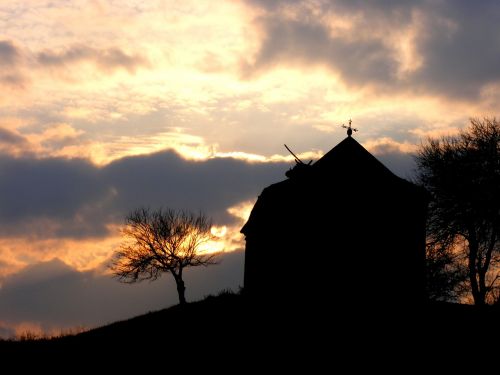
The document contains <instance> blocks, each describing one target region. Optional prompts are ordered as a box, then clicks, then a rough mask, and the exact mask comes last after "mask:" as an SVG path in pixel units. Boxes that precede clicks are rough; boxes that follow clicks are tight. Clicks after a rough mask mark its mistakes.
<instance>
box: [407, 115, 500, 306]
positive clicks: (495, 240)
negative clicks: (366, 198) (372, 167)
mask: <svg viewBox="0 0 500 375" xmlns="http://www.w3.org/2000/svg"><path fill="white" fill-rule="evenodd" d="M416 160H417V166H418V171H417V180H418V182H420V183H421V184H422V185H423V186H424V187H425V188H426V189H427V190H428V191H429V192H430V193H431V196H432V200H431V202H430V206H429V222H428V235H429V239H428V240H429V243H430V244H431V245H433V246H441V247H444V248H447V249H449V250H450V251H453V252H455V253H458V254H462V255H463V256H464V258H465V262H466V266H467V274H468V283H469V287H470V292H471V294H472V297H473V299H474V303H475V304H477V305H484V304H486V303H488V302H492V298H494V295H495V294H496V293H495V288H496V287H497V281H498V278H499V277H500V274H499V273H498V269H497V267H496V266H497V264H498V262H499V261H500V257H499V253H500V251H499V250H500V241H499V236H500V123H499V122H498V121H497V120H496V119H494V118H493V119H487V118H486V119H484V120H482V121H481V120H477V119H472V120H471V125H470V127H469V128H468V129H466V130H465V131H462V132H461V133H460V134H458V135H457V136H453V137H444V138H441V139H429V140H428V141H427V142H426V143H424V144H423V145H422V146H421V148H420V150H419V153H418V155H417V158H416Z"/></svg>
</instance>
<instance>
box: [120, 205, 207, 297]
mask: <svg viewBox="0 0 500 375" xmlns="http://www.w3.org/2000/svg"><path fill="white" fill-rule="evenodd" d="M211 228H212V222H211V220H209V219H208V218H207V217H206V216H205V215H203V214H201V213H200V214H198V215H195V214H193V213H191V212H186V211H177V210H172V209H165V210H163V209H158V210H150V209H147V208H140V209H137V210H135V211H133V212H131V213H130V214H129V215H128V216H127V218H126V226H125V228H124V229H123V234H124V236H125V240H124V242H123V244H122V245H121V247H120V249H119V250H118V251H117V252H116V253H115V256H114V259H113V262H112V264H111V269H112V271H113V273H114V274H115V275H116V276H117V277H118V279H119V280H120V281H122V282H127V283H134V282H137V281H143V280H156V279H157V278H158V277H160V276H161V274H162V273H163V272H170V273H171V274H172V276H173V277H174V280H175V283H176V286H177V292H178V294H179V303H180V304H185V303H186V297H185V290H186V287H185V285H184V280H183V278H182V277H183V276H182V273H183V270H184V268H186V267H197V266H208V265H211V264H216V263H217V262H216V260H215V258H216V256H217V254H216V253H210V254H206V253H205V254H203V253H200V246H201V245H202V244H205V243H207V242H209V241H212V240H214V239H215V236H213V235H212V233H211Z"/></svg>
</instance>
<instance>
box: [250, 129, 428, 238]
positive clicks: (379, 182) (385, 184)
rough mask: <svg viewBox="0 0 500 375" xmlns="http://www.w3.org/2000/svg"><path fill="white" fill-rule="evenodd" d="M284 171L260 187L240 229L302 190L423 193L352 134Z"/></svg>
mask: <svg viewBox="0 0 500 375" xmlns="http://www.w3.org/2000/svg"><path fill="white" fill-rule="evenodd" d="M288 175H289V176H290V178H289V179H287V180H284V181H281V182H278V183H275V184H272V185H270V186H268V187H266V188H265V189H264V190H263V192H262V193H261V195H260V196H259V199H258V201H257V203H256V205H255V206H254V209H253V210H252V213H251V215H250V218H249V220H248V222H247V223H246V224H245V225H244V227H243V228H242V230H241V232H242V233H247V232H248V231H249V230H250V227H251V226H252V225H253V224H252V223H255V221H256V220H257V221H259V217H261V216H262V215H264V216H267V215H269V210H275V209H276V207H279V205H280V204H282V202H281V201H283V200H285V201H290V202H291V201H295V202H296V200H295V197H300V196H301V195H302V192H306V191H307V192H309V193H308V194H311V193H312V192H316V193H317V194H320V195H321V194H331V193H333V191H337V190H338V191H344V189H348V190H350V189H353V188H354V189H357V190H358V192H359V191H360V190H367V191H373V193H372V194H377V193H375V191H377V192H381V191H384V190H388V191H394V192H396V191H397V192H399V193H400V194H403V195H405V196H406V195H407V194H410V195H413V194H415V195H419V196H422V197H426V196H427V195H426V194H427V193H426V191H425V190H424V189H422V188H421V187H418V186H416V185H414V184H412V183H411V182H409V181H407V180H405V179H403V178H400V177H398V176H396V175H395V174H394V173H392V172H391V171H390V170H389V169H388V168H387V167H386V166H384V165H383V164H382V163H381V162H380V161H379V160H377V159H376V158H375V157H374V156H373V155H372V154H370V153H369V152H368V151H367V150H366V149H365V148H364V147H363V146H362V145H361V144H359V143H358V142H357V141H356V140H355V139H354V138H352V137H347V138H345V139H344V140H343V141H342V142H340V143H339V144H338V145H336V146H335V147H334V148H332V149H331V150H330V151H329V152H327V153H326V154H325V155H324V156H323V157H322V158H321V159H319V160H318V161H316V162H315V163H314V164H312V165H311V166H304V165H298V167H296V173H293V174H288ZM399 193H398V194H399ZM313 194H315V193H313ZM291 197H293V199H294V200H292V199H291ZM425 199H426V198H425ZM296 203H297V202H296Z"/></svg>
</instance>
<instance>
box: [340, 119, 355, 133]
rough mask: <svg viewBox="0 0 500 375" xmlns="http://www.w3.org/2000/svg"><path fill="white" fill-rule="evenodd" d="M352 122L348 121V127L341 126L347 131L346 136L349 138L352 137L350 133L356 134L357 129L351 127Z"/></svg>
mask: <svg viewBox="0 0 500 375" xmlns="http://www.w3.org/2000/svg"><path fill="white" fill-rule="evenodd" d="M351 125H352V120H351V119H349V126H345V125H342V127H343V128H345V129H347V136H348V137H350V136H351V135H352V132H353V131H355V132H357V131H358V129H355V128H353V127H352V126H351Z"/></svg>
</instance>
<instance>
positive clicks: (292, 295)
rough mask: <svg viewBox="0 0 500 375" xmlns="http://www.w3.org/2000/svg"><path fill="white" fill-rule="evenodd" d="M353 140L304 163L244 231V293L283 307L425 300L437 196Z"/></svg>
mask: <svg viewBox="0 0 500 375" xmlns="http://www.w3.org/2000/svg"><path fill="white" fill-rule="evenodd" d="M352 130H355V129H352V128H351V126H350V125H349V128H348V137H347V138H345V139H344V140H343V141H342V142H340V143H339V144H338V145H337V146H335V147H334V148H333V149H332V150H330V151H329V152H328V153H326V154H325V155H324V156H323V157H322V158H321V159H319V160H318V161H316V162H315V163H313V164H304V163H302V162H300V160H298V159H296V161H297V164H296V166H295V167H294V168H293V169H291V170H289V171H288V172H287V173H286V175H287V177H288V178H287V179H286V180H284V181H281V182H278V183H275V184H272V185H270V186H268V187H267V188H265V189H264V190H263V191H262V193H261V194H260V196H259V198H258V200H257V202H256V203H255V206H254V207H253V209H252V212H251V214H250V217H249V219H248V221H247V223H246V224H245V225H244V226H243V228H242V229H241V232H242V233H243V234H244V235H245V239H246V252H245V274H244V291H245V293H246V294H247V295H249V296H252V297H257V298H261V299H263V300H264V299H265V300H267V301H274V302H287V301H289V302H291V303H300V302H301V301H304V300H306V301H308V300H309V301H318V300H328V301H329V302H330V303H334V304H336V305H353V304H355V305H359V304H372V305H373V304H376V305H379V306H382V305H386V304H390V305H392V304H407V303H410V304H413V303H418V302H420V301H422V300H423V298H424V297H425V296H424V289H425V288H424V270H425V221H426V213H427V204H428V193H427V192H426V191H425V190H424V189H423V188H421V187H418V186H416V185H414V184H412V183H410V182H408V181H407V180H405V179H402V178H400V177H398V176H396V175H395V174H393V173H392V172H391V171H390V170H389V169H387V168H386V167H385V166H384V165H383V164H382V163H381V162H380V161H378V160H377V159H376V158H375V157H374V156H373V155H371V154H370V153H369V152H368V151H367V150H366V149H365V148H364V147H363V146H361V145H360V144H359V143H358V142H357V141H356V140H355V139H354V138H352V136H351V134H352Z"/></svg>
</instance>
